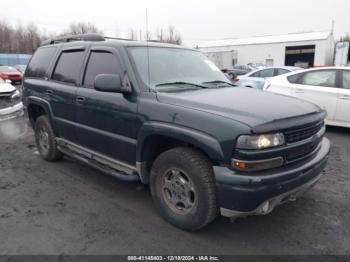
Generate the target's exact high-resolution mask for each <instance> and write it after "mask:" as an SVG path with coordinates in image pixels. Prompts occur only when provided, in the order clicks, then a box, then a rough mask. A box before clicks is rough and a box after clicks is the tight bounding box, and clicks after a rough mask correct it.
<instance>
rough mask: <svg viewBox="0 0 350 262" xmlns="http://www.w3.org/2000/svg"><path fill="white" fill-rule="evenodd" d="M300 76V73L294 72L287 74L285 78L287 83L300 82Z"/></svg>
mask: <svg viewBox="0 0 350 262" xmlns="http://www.w3.org/2000/svg"><path fill="white" fill-rule="evenodd" d="M301 77H302V74H295V75H291V76H288V77H287V79H288V82H289V83H292V84H300V78H301Z"/></svg>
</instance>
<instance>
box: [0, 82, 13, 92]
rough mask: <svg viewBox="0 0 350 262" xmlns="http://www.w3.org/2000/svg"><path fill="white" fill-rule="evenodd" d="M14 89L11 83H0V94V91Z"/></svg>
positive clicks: (11, 90)
mask: <svg viewBox="0 0 350 262" xmlns="http://www.w3.org/2000/svg"><path fill="white" fill-rule="evenodd" d="M15 90H16V88H15V87H14V86H13V85H11V84H7V83H0V94H1V93H10V92H13V91H15Z"/></svg>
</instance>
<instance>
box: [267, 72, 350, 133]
mask: <svg viewBox="0 0 350 262" xmlns="http://www.w3.org/2000/svg"><path fill="white" fill-rule="evenodd" d="M264 90H265V91H269V92H274V93H279V94H284V95H288V96H293V97H297V98H300V99H304V100H307V101H310V102H312V103H314V104H316V105H318V106H320V107H321V108H323V109H325V110H326V111H327V118H326V124H327V125H334V126H343V127H350V68H349V67H324V68H315V69H309V70H302V71H298V72H293V73H289V74H286V75H281V76H277V77H274V78H271V79H269V80H268V81H266V83H265V86H264ZM277 110H278V109H277Z"/></svg>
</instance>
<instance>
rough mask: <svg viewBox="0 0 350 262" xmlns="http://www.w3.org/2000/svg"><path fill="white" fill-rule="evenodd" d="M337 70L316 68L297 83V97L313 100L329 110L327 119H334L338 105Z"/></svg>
mask: <svg viewBox="0 0 350 262" xmlns="http://www.w3.org/2000/svg"><path fill="white" fill-rule="evenodd" d="M336 85H337V70H333V69H332V70H316V71H310V72H307V73H305V74H304V76H303V77H302V79H301V82H300V83H299V84H295V85H294V88H293V92H294V95H293V96H295V97H298V98H301V99H304V100H307V101H309V102H312V103H314V104H316V105H318V106H319V107H321V108H323V109H325V110H326V111H327V119H328V120H333V119H334V116H335V111H336V105H337V91H338V90H337V89H338V88H336Z"/></svg>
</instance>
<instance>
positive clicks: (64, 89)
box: [46, 47, 85, 142]
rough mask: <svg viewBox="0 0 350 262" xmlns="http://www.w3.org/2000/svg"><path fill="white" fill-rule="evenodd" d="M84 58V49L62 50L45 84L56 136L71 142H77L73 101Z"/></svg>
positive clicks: (74, 104)
mask: <svg viewBox="0 0 350 262" xmlns="http://www.w3.org/2000/svg"><path fill="white" fill-rule="evenodd" d="M84 57H85V49H84V47H74V48H72V47H70V48H66V49H63V50H62V52H61V53H60V55H59V57H58V60H57V62H56V64H55V67H54V69H53V73H52V75H51V78H50V81H48V83H47V90H46V94H47V96H48V97H49V100H50V104H51V108H52V111H53V115H54V121H55V124H56V126H57V128H58V135H59V136H60V137H62V138H65V139H67V140H69V141H71V142H77V136H76V102H75V100H76V92H77V86H78V84H79V79H80V75H81V71H82V64H83V60H84Z"/></svg>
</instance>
